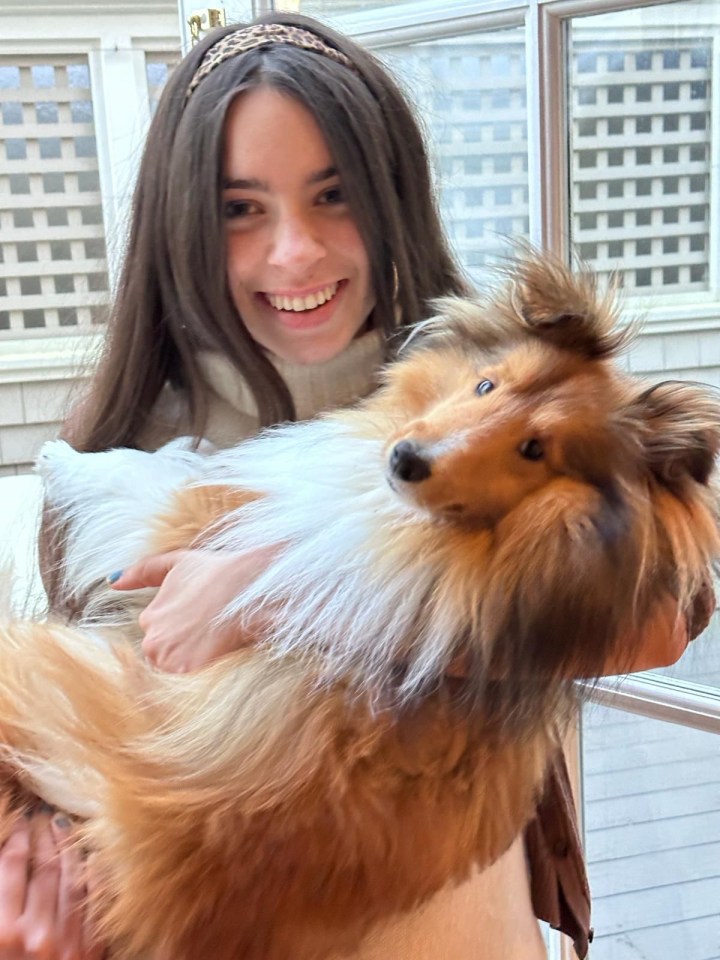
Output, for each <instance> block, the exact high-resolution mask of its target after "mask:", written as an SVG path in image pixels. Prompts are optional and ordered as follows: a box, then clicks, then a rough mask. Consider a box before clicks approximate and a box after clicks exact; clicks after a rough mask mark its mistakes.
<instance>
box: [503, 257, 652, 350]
mask: <svg viewBox="0 0 720 960" xmlns="http://www.w3.org/2000/svg"><path fill="white" fill-rule="evenodd" d="M507 272H508V274H509V276H510V280H511V285H510V305H511V308H512V310H513V312H514V313H515V314H516V316H517V317H518V318H519V319H520V320H521V321H522V323H523V324H524V325H525V328H526V332H527V333H529V334H530V335H531V336H533V337H537V338H538V339H540V340H544V341H546V342H548V343H552V344H553V345H554V346H556V347H560V348H561V349H564V350H570V351H572V352H573V353H577V354H579V355H580V356H582V357H584V358H586V359H599V358H602V357H609V356H613V355H614V354H616V353H617V352H618V351H619V350H620V349H621V348H622V347H623V346H624V345H625V343H626V342H627V341H628V340H629V339H631V337H632V336H633V335H634V329H633V328H632V327H629V326H625V327H622V328H621V327H619V325H618V306H617V302H616V297H615V295H614V291H613V290H612V289H609V290H608V291H606V292H604V293H601V292H600V291H599V289H598V284H597V278H596V277H595V275H594V274H593V273H591V272H590V271H589V270H587V269H582V268H578V269H577V270H576V271H575V272H573V271H572V270H571V269H570V267H568V266H567V265H566V264H564V263H562V262H561V261H560V260H558V259H557V258H554V257H551V256H549V255H548V254H542V255H541V254H539V253H538V254H537V255H536V256H534V257H532V256H528V257H526V258H525V259H524V260H522V261H520V262H519V263H518V264H516V265H515V266H511V267H510V268H508V270H507Z"/></svg>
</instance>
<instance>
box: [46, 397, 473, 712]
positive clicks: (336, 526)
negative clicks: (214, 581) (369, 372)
mask: <svg viewBox="0 0 720 960" xmlns="http://www.w3.org/2000/svg"><path fill="white" fill-rule="evenodd" d="M40 469H41V472H42V473H43V475H44V477H45V480H46V483H47V486H48V495H49V499H50V501H51V502H52V503H53V504H55V505H56V506H57V507H58V508H59V509H60V511H61V513H62V514H63V515H64V516H66V517H67V518H68V520H69V525H68V543H67V571H68V573H67V577H68V582H69V583H71V584H72V585H73V586H74V589H75V590H76V591H77V592H78V593H82V592H83V591H84V590H86V589H88V588H91V587H96V588H97V584H98V582H99V581H102V580H103V579H104V577H106V576H107V574H108V573H109V572H110V571H112V570H114V569H120V568H123V567H125V566H127V565H128V564H130V563H132V562H133V561H135V560H137V559H139V558H140V557H142V556H143V555H144V554H145V553H146V552H147V521H148V519H149V518H150V517H151V516H152V515H155V514H157V513H158V512H160V511H161V510H163V509H164V508H165V507H166V506H167V501H168V499H169V497H170V494H171V493H172V491H173V490H175V489H177V488H178V487H180V486H182V485H184V484H187V483H192V482H194V483H212V484H227V485H229V486H237V487H241V488H244V489H248V490H252V491H256V492H259V493H261V494H262V495H263V496H262V498H261V499H259V500H256V501H253V502H252V503H250V504H248V505H246V506H244V507H242V508H240V509H239V510H237V511H235V513H234V514H233V515H232V524H231V526H230V528H229V529H228V530H226V531H225V532H223V533H222V534H220V535H219V536H218V537H217V538H216V541H215V543H214V546H217V547H220V548H223V549H230V550H234V551H238V552H244V551H250V550H253V549H255V548H258V547H265V546H267V545H270V544H282V549H281V550H280V551H279V553H278V554H277V556H276V557H275V559H274V560H273V561H272V562H271V563H270V564H269V566H268V568H267V569H266V571H265V572H264V573H263V574H262V575H261V576H259V577H258V578H257V580H256V581H255V582H254V584H252V585H250V586H249V587H247V588H246V589H244V590H242V591H240V592H239V594H238V596H237V597H236V598H235V599H234V601H233V602H232V603H231V604H230V605H229V607H228V609H227V610H226V611H225V614H224V616H225V617H226V618H230V619H234V620H237V621H239V622H242V621H243V620H244V619H245V618H246V617H248V616H251V615H253V614H255V613H257V611H258V610H259V609H262V608H263V607H265V606H267V605H272V608H273V612H272V619H273V624H274V631H273V635H272V638H271V639H270V640H269V641H268V642H269V644H270V646H271V648H272V649H273V650H274V651H275V652H277V653H278V654H279V655H284V654H288V653H290V654H293V655H295V656H298V655H300V656H303V655H311V656H313V657H314V656H315V655H316V654H318V653H321V654H322V661H323V667H324V674H323V677H322V679H324V680H328V681H334V680H338V679H345V680H347V678H348V677H350V678H352V677H353V676H362V684H363V690H364V691H365V692H367V691H370V690H373V691H375V693H376V695H378V696H381V695H382V694H383V692H387V684H388V682H390V681H391V680H394V681H395V682H397V680H398V678H397V677H396V676H394V672H393V668H394V667H395V666H397V665H398V664H402V665H403V668H404V671H405V673H404V678H403V679H402V682H401V683H400V685H399V688H396V689H395V695H396V696H399V698H400V699H404V698H406V697H409V696H411V695H412V694H413V693H416V692H417V691H418V690H419V689H421V688H424V687H426V686H428V685H431V684H433V683H434V682H435V681H436V680H437V678H438V677H439V676H441V675H442V673H443V671H444V670H445V669H446V668H447V666H448V663H449V662H450V660H451V659H452V657H453V655H454V654H455V653H456V646H457V643H458V641H459V639H460V637H461V634H462V633H463V631H464V629H465V628H466V627H467V624H468V622H471V621H472V620H474V619H475V617H474V612H475V610H476V609H477V596H476V590H475V589H472V590H468V591H467V592H468V596H467V597H466V598H465V602H461V603H460V604H458V603H456V601H455V600H454V599H453V600H451V599H449V598H450V597H451V596H452V597H456V596H457V593H458V590H457V588H456V585H455V589H454V591H451V590H449V589H448V576H449V571H448V570H447V569H446V564H445V563H444V557H443V555H442V542H443V541H442V538H441V537H440V533H439V531H437V532H436V528H435V522H434V521H433V520H432V518H431V517H430V516H429V515H427V514H425V513H423V512H421V511H419V510H417V509H415V508H413V507H411V506H409V505H407V504H405V503H404V502H403V501H402V500H401V499H400V498H399V497H398V496H397V495H396V494H395V493H393V491H392V490H391V488H390V487H389V485H388V484H387V482H386V480H385V461H384V456H383V442H382V441H380V440H378V439H369V438H368V437H367V435H361V433H360V432H359V430H357V429H355V427H354V420H353V417H352V415H348V414H347V413H346V414H344V415H342V416H338V417H333V416H330V417H326V418H322V419H319V420H314V421H310V422H308V423H303V424H292V425H289V426H285V427H278V428H275V429H272V430H269V431H267V432H266V433H264V434H262V435H260V436H259V437H257V438H255V439H252V440H249V441H247V442H245V443H242V444H240V445H239V446H237V447H234V448H232V449H230V450H226V451H221V452H218V453H216V454H214V455H212V456H210V457H206V458H203V457H200V456H198V455H196V454H194V453H192V452H190V451H188V450H187V449H185V448H183V447H182V446H180V447H178V446H177V445H175V444H173V445H170V446H168V447H164V448H163V449H161V450H159V451H158V452H157V453H155V454H146V453H141V452H139V451H135V450H133V451H130V450H128V451H122V450H114V451H109V452H107V453H100V454H76V453H74V452H73V451H71V450H70V448H69V447H67V446H66V445H57V444H54V445H49V446H46V447H45V448H44V450H43V455H42V461H41V464H40ZM410 527H415V528H417V527H422V530H423V534H424V536H423V539H422V543H423V546H424V550H423V551H420V552H412V551H408V550H407V549H406V548H403V549H398V550H395V549H394V545H395V543H396V542H397V541H398V539H399V537H400V536H401V534H402V533H403V531H405V530H407V529H408V528H410ZM393 534H395V535H393ZM109 593H111V591H105V593H104V596H107V595H108V594H109ZM113 599H114V600H115V601H116V602H117V600H118V594H117V593H114V597H113ZM418 610H422V611H423V618H422V621H421V622H419V621H418ZM411 648H412V653H411V652H410V651H411Z"/></svg>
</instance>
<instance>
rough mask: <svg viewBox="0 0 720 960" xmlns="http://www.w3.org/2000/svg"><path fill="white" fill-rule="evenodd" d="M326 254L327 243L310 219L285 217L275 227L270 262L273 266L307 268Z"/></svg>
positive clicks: (295, 268)
mask: <svg viewBox="0 0 720 960" xmlns="http://www.w3.org/2000/svg"><path fill="white" fill-rule="evenodd" d="M324 256H325V245H324V243H323V241H322V237H321V236H320V235H319V234H318V231H317V230H316V229H315V228H314V227H313V224H312V223H311V221H310V220H308V219H306V218H301V217H284V218H283V219H281V220H280V221H279V222H278V223H277V225H276V228H275V232H274V235H273V243H272V249H271V251H270V255H269V257H268V262H269V263H270V265H271V266H273V267H282V268H285V269H294V270H307V269H308V268H309V267H312V266H314V264H315V263H317V262H318V261H319V260H321V259H322V258H323V257H324Z"/></svg>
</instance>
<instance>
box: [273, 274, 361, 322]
mask: <svg viewBox="0 0 720 960" xmlns="http://www.w3.org/2000/svg"><path fill="white" fill-rule="evenodd" d="M346 286H347V280H340V281H339V282H338V285H337V291H336V292H335V294H334V296H333V297H331V299H330V300H327V301H326V302H325V303H322V304H320V306H318V307H315V308H313V309H311V310H301V311H293V310H278V309H277V308H276V307H274V306H273V305H272V304H271V303H270V301H269V300H268V297H267V294H265V293H259V294H257V295H256V296H257V297H258V298H259V299H260V300H261V302H262V303H263V304H264V305H265V307H266V308H267V309H268V310H272V312H273V315H274V317H275V318H276V321H277V322H279V323H280V324H281V325H282V326H284V327H286V328H287V329H289V330H310V329H312V328H314V327H319V326H322V324H323V323H327V321H328V320H330V319H331V317H332V315H333V314H334V313H335V309H336V307H337V304H338V301H339V300H340V298H341V297H342V295H343V293H344V291H345V287H346Z"/></svg>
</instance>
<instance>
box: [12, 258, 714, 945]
mask: <svg viewBox="0 0 720 960" xmlns="http://www.w3.org/2000/svg"><path fill="white" fill-rule="evenodd" d="M438 309H439V314H440V315H439V317H438V318H437V319H435V320H433V321H430V322H428V323H426V324H423V325H421V326H420V327H419V328H418V329H417V330H416V331H415V333H414V334H413V336H412V337H411V340H410V343H409V345H408V347H407V348H406V349H405V350H404V351H403V353H402V355H401V359H400V360H399V361H398V362H396V363H394V364H393V365H391V366H389V367H388V369H387V370H386V372H385V376H384V384H383V386H382V387H381V388H380V389H379V390H378V391H377V393H375V394H374V395H373V396H372V397H371V398H370V399H369V400H367V401H365V402H363V403H361V404H360V405H358V406H357V407H355V408H353V409H351V410H346V411H341V412H336V413H331V414H329V415H328V416H324V417H321V418H319V419H317V420H315V421H312V422H308V423H303V424H296V425H289V426H283V427H279V428H277V429H274V430H271V431H268V432H267V433H265V434H264V435H262V436H260V437H259V438H257V439H255V440H251V441H248V442H247V443H244V444H241V445H239V446H238V447H236V448H233V449H231V450H227V451H221V452H217V453H213V454H211V455H209V456H202V455H200V454H199V453H197V452H193V451H192V450H190V449H188V448H185V447H183V445H182V444H178V443H175V444H172V445H170V446H169V447H168V448H164V449H163V450H161V451H159V452H158V453H156V454H144V453H141V452H138V451H110V452H107V453H100V454H77V453H75V452H74V451H72V450H71V449H70V448H69V447H68V446H67V445H65V444H62V443H55V444H51V445H49V446H48V447H47V448H46V449H45V451H44V454H43V456H42V458H41V463H40V469H41V472H42V473H43V474H44V476H45V480H46V489H47V496H48V499H49V501H50V502H51V503H52V504H53V505H54V506H55V508H56V509H57V510H58V511H59V512H60V515H61V516H62V517H63V518H64V519H65V520H66V522H67V531H68V532H67V543H66V552H67V562H66V579H67V584H68V588H69V589H70V588H72V589H73V590H75V591H76V592H77V593H78V595H85V594H86V593H87V592H88V590H90V592H93V591H94V593H95V611H96V612H97V611H101V612H102V609H103V604H104V603H105V601H108V596H109V591H107V590H105V591H103V588H102V587H101V586H100V587H99V586H98V584H101V583H102V581H103V579H104V577H105V575H106V574H107V572H108V571H109V570H112V569H115V568H121V567H124V566H126V565H127V564H128V563H130V562H132V561H133V560H136V559H138V558H140V557H141V556H143V555H145V554H148V553H150V552H155V551H161V550H165V549H171V548H174V547H177V546H181V545H188V544H196V545H197V544H203V545H205V546H208V547H210V548H220V547H222V548H229V549H233V550H252V549H254V548H257V547H260V546H263V547H264V546H267V545H268V544H278V545H280V546H279V548H278V551H277V553H276V554H275V556H274V559H272V560H271V561H270V563H269V566H268V568H267V570H266V571H265V573H264V574H263V575H261V576H260V577H259V578H258V579H257V580H256V581H255V583H254V584H252V585H251V586H250V587H248V588H247V589H245V590H243V591H242V592H240V593H239V595H238V596H237V598H236V600H235V601H234V603H233V604H232V605H231V607H230V608H229V609H228V611H227V612H226V616H227V617H230V618H237V620H238V622H241V621H242V620H243V619H244V618H246V617H249V616H256V615H257V614H258V612H260V613H266V614H268V618H267V619H268V620H269V621H270V622H271V623H272V625H273V626H272V630H269V631H268V635H267V636H266V638H265V640H264V641H263V642H261V643H259V644H258V645H257V646H255V647H253V648H251V649H241V650H238V652H237V653H234V654H232V655H229V656H227V657H225V658H224V659H222V660H220V661H218V662H216V663H214V664H212V665H210V666H208V667H207V668H205V669H203V670H201V671H198V672H197V673H194V674H188V675H167V674H163V673H161V672H159V671H156V670H154V669H152V668H151V667H149V666H148V665H147V664H146V663H145V662H144V661H143V659H142V657H141V656H140V655H139V654H138V652H137V647H136V646H135V645H134V644H133V643H132V642H131V641H130V640H128V639H127V637H128V636H131V635H132V633H133V628H132V626H131V625H130V626H128V624H127V622H126V619H127V618H125V619H124V618H123V617H122V616H120V613H119V612H118V608H117V605H118V603H120V602H124V601H123V600H122V599H121V598H119V596H118V595H117V594H113V596H112V600H111V601H108V602H109V609H110V612H109V613H108V612H106V615H105V620H106V623H104V624H103V625H102V626H97V625H95V626H93V625H90V624H87V623H86V624H84V625H82V624H81V625H78V626H77V627H75V626H62V625H60V624H54V623H52V622H48V623H31V622H24V621H16V622H11V623H7V624H6V625H5V626H4V627H2V628H1V629H0V737H1V738H2V741H3V742H4V743H5V744H6V745H7V750H6V753H5V763H6V767H7V768H8V769H9V770H11V771H12V772H13V775H14V776H16V777H17V778H19V780H20V782H22V783H23V784H24V785H26V786H27V787H29V788H30V789H32V790H34V791H35V792H37V793H39V794H40V795H41V796H43V797H44V798H45V799H47V800H48V801H50V802H53V803H56V804H58V805H59V806H61V807H63V808H65V809H69V810H71V811H72V812H73V813H74V814H76V815H77V816H78V818H80V819H81V820H82V825H81V826H79V827H78V833H79V835H80V836H81V837H82V838H83V839H84V842H86V843H87V844H89V845H90V846H91V847H92V849H93V850H94V851H95V852H96V859H97V864H98V870H99V873H100V875H101V877H102V878H103V884H102V889H101V890H100V892H99V894H98V903H97V906H98V914H99V916H100V918H101V921H102V924H103V929H104V931H105V933H106V934H108V935H109V936H110V937H111V939H112V942H113V944H114V946H115V952H116V954H117V955H119V956H123V957H125V956H127V957H135V956H138V955H150V956H152V955H154V954H159V953H162V955H163V956H170V957H173V960H182V958H185V960H198V958H200V957H203V958H204V957H212V958H213V960H236V958H238V957H242V958H244V960H287V958H289V957H292V958H293V960H321V958H323V957H326V956H327V955H328V954H330V953H331V952H334V953H337V952H342V951H343V950H347V951H350V950H352V949H353V948H354V947H356V946H357V944H358V942H359V940H360V939H361V938H362V937H363V935H364V934H365V933H366V932H367V930H368V929H369V928H370V927H371V926H372V925H374V924H376V923H378V922H379V921H381V920H382V919H384V918H387V917H388V916H390V915H392V914H394V913H397V912H400V911H404V910H409V909H410V908H412V907H414V906H416V905H417V904H419V903H421V902H422V901H424V900H425V899H427V898H428V897H430V896H431V895H432V894H433V893H435V892H436V891H438V890H439V889H441V888H442V887H443V886H445V885H446V884H451V883H456V882H458V881H460V880H462V879H463V878H464V877H465V876H467V874H468V872H469V871H470V870H471V868H473V866H474V865H476V864H479V865H485V864H488V863H490V862H491V861H492V860H494V859H495V858H496V857H497V856H498V855H499V854H501V853H502V852H503V850H504V849H505V848H506V847H507V846H508V845H509V844H510V842H511V841H512V839H513V838H514V837H515V836H516V835H517V833H518V831H519V830H520V829H521V828H522V826H523V824H524V823H525V821H526V820H527V818H528V817H529V816H530V814H531V813H532V810H533V807H534V803H535V799H536V793H537V790H538V786H539V784H540V783H541V782H542V778H543V774H544V771H545V769H546V764H547V761H548V758H549V756H550V755H551V753H552V752H553V751H554V750H555V748H556V733H555V730H556V725H555V723H554V720H555V718H556V716H557V714H558V711H560V712H563V713H567V711H564V710H563V708H564V707H566V706H567V705H568V704H569V703H572V700H573V682H572V678H574V677H579V676H582V677H589V678H592V677H597V676H598V675H600V674H601V673H602V672H603V668H604V665H605V663H606V662H607V661H608V659H609V658H610V657H611V656H613V657H614V658H615V659H616V660H617V657H618V655H619V654H623V655H625V656H626V657H627V661H628V663H630V662H631V660H632V657H633V653H634V651H633V650H632V649H630V644H629V641H628V648H626V649H624V650H618V649H617V645H618V638H621V637H625V638H629V637H633V636H635V635H637V632H638V631H637V628H638V627H639V625H640V624H642V622H643V620H644V619H645V618H646V617H647V616H648V613H649V611H650V610H651V608H652V606H653V604H654V603H655V602H657V600H658V599H659V598H660V597H663V596H666V595H668V594H671V595H674V596H675V597H676V598H677V601H678V609H679V611H680V612H681V615H682V612H683V611H686V610H689V609H690V607H691V604H692V599H693V597H694V596H695V595H696V593H697V592H698V590H699V589H700V587H701V585H702V584H703V582H705V581H706V578H707V576H708V570H709V568H710V567H711V566H712V564H713V563H714V561H715V560H716V559H717V557H718V555H719V554H720V539H719V537H718V528H717V522H716V512H715V499H714V496H713V494H712V491H711V487H710V482H711V480H712V476H713V471H714V460H715V456H716V454H717V452H718V449H719V448H720V403H719V402H718V399H717V398H716V397H715V396H714V395H713V394H712V393H711V392H710V391H709V390H707V389H704V388H703V387H701V386H698V385H695V384H684V383H677V382H673V383H660V384H656V385H653V386H651V385H649V384H647V383H645V382H639V381H638V380H636V379H635V378H633V377H631V376H629V375H628V374H626V373H624V372H623V371H622V370H621V369H620V368H619V366H618V365H617V363H616V360H615V357H616V354H617V352H618V350H619V349H620V348H621V346H622V345H623V342H624V340H625V339H626V337H625V334H624V332H623V331H622V330H621V329H620V328H619V327H618V326H617V322H616V316H615V310H614V307H613V305H612V303H611V301H610V300H608V299H604V298H603V297H600V296H599V295H598V294H597V292H596V290H595V287H594V284H593V281H592V279H591V278H590V277H589V276H587V275H580V276H573V275H571V273H570V272H569V271H567V270H565V269H564V268H562V267H560V266H558V265H557V264H555V263H553V262H551V261H549V260H547V259H543V258H541V257H535V258H533V257H532V256H529V257H528V258H527V259H526V260H524V261H523V262H521V263H519V264H517V266H516V267H514V268H513V271H512V275H511V277H510V279H509V281H508V283H507V284H506V285H505V287H504V288H503V290H502V291H501V292H500V293H498V294H497V295H496V296H494V297H491V298H489V299H487V300H485V301H480V300H478V301H476V302H470V301H461V300H447V301H443V302H441V303H440V304H439V307H438ZM113 617H116V618H117V622H116V624H115V625H113V623H112V622H111V621H112V618H113ZM107 641H110V642H109V643H108V642H107ZM458 660H461V661H462V662H463V664H464V665H465V675H464V676H463V678H457V677H451V676H449V674H450V673H453V671H452V669H451V665H452V664H455V663H457V662H458Z"/></svg>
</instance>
